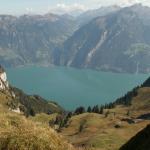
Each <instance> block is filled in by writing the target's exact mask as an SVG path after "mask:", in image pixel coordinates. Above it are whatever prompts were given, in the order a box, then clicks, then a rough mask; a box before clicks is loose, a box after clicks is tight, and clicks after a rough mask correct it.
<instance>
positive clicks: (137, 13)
mask: <svg viewBox="0 0 150 150" xmlns="http://www.w3.org/2000/svg"><path fill="white" fill-rule="evenodd" d="M149 12H150V8H149V7H144V6H142V5H134V6H132V7H127V8H122V9H121V10H119V11H117V12H114V13H110V14H108V15H106V16H102V17H97V18H96V19H94V20H92V21H91V22H90V23H88V24H87V25H85V26H82V27H81V28H80V29H79V30H77V31H76V32H75V33H74V35H73V36H72V37H70V38H69V39H68V40H67V41H66V42H65V43H64V45H63V47H61V48H60V51H58V52H57V51H56V52H57V55H60V56H59V59H57V60H58V62H57V60H56V62H57V63H58V64H59V65H65V66H73V67H77V68H94V69H98V70H105V71H115V72H130V73H138V72H141V73H147V72H150V59H149V58H150V17H149V15H148V14H149ZM57 57H58V56H57ZM57 57H55V58H57Z"/></svg>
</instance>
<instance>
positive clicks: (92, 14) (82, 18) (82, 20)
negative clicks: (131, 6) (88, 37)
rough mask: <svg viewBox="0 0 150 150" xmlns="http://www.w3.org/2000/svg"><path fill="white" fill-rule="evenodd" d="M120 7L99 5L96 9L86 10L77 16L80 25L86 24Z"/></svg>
mask: <svg viewBox="0 0 150 150" xmlns="http://www.w3.org/2000/svg"><path fill="white" fill-rule="evenodd" d="M119 9H121V8H120V7H119V6H109V7H101V8H98V9H92V10H88V11H86V12H84V13H82V14H81V15H79V16H78V17H77V21H78V23H79V25H80V26H82V25H85V24H87V23H88V22H90V21H91V20H93V19H94V18H96V17H100V16H106V15H108V14H110V13H113V12H115V11H118V10H119Z"/></svg>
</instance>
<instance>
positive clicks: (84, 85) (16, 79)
mask: <svg viewBox="0 0 150 150" xmlns="http://www.w3.org/2000/svg"><path fill="white" fill-rule="evenodd" d="M6 71H7V74H8V78H9V81H10V83H11V84H12V85H14V86H16V87H18V88H20V89H22V90H24V91H25V92H26V93H28V94H38V95H41V96H42V97H45V99H50V100H53V101H56V102H58V103H59V104H60V105H61V106H63V107H64V108H65V109H67V110H74V109H75V108H76V107H78V106H85V107H88V106H89V105H90V106H93V105H97V104H105V103H109V102H112V101H114V100H115V99H117V98H118V97H120V96H123V95H124V94H125V93H126V92H128V91H130V90H131V89H132V88H134V87H136V86H137V85H140V84H141V83H142V82H143V81H144V80H146V79H147V78H148V76H149V75H148V74H126V73H122V74H118V73H111V72H100V71H93V70H89V69H74V68H67V67H35V66H31V67H21V68H9V69H6ZM114 86H115V87H114ZM85 101H86V103H85Z"/></svg>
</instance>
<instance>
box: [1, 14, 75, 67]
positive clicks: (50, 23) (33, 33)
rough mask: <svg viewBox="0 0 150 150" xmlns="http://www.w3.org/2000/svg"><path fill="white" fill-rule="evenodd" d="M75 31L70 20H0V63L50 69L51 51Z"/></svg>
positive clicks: (33, 17)
mask: <svg viewBox="0 0 150 150" xmlns="http://www.w3.org/2000/svg"><path fill="white" fill-rule="evenodd" d="M75 30H76V25H75V22H74V20H73V18H71V17H66V16H57V15H54V14H46V15H43V16H42V15H31V16H30V15H24V16H20V17H14V16H8V15H1V16H0V63H1V64H2V65H4V66H16V65H24V64H39V65H41V64H42V65H50V64H51V63H52V62H53V56H52V53H53V50H54V48H55V47H56V46H58V45H60V44H61V43H62V42H64V41H65V40H66V39H67V38H68V37H69V36H70V35H72V33H73V32H74V31H75Z"/></svg>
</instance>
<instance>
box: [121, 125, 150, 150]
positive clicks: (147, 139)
mask: <svg viewBox="0 0 150 150" xmlns="http://www.w3.org/2000/svg"><path fill="white" fill-rule="evenodd" d="M131 149H136V150H149V149H150V125H148V126H147V127H146V128H145V129H143V130H142V131H140V132H139V133H138V134H137V135H135V136H134V137H133V138H132V139H131V140H129V141H128V142H127V143H126V144H125V145H123V146H122V147H121V148H120V150H131Z"/></svg>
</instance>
